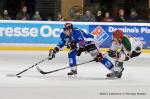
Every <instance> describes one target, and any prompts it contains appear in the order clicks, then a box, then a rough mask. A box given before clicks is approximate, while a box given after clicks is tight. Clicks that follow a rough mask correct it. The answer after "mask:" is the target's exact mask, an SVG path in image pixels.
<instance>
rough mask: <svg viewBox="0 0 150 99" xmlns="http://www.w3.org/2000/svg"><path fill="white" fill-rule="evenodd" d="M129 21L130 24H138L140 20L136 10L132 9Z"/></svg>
mask: <svg viewBox="0 0 150 99" xmlns="http://www.w3.org/2000/svg"><path fill="white" fill-rule="evenodd" d="M127 20H128V21H129V22H137V21H138V20H140V18H139V16H138V14H137V12H136V11H135V9H131V13H130V15H129V16H128V18H127Z"/></svg>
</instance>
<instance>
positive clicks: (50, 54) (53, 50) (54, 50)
mask: <svg viewBox="0 0 150 99" xmlns="http://www.w3.org/2000/svg"><path fill="white" fill-rule="evenodd" d="M58 51H59V48H58V47H55V48H54V49H50V50H49V60H52V59H53V58H55V54H56V53H57V52H58Z"/></svg>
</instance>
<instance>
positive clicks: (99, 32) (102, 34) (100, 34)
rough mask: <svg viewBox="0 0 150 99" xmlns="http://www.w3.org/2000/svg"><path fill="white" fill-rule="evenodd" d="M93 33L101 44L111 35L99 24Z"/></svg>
mask: <svg viewBox="0 0 150 99" xmlns="http://www.w3.org/2000/svg"><path fill="white" fill-rule="evenodd" d="M91 34H92V35H94V36H95V37H96V39H97V41H98V44H99V46H100V45H101V44H102V43H103V42H104V41H106V40H107V38H108V37H109V35H108V34H107V33H106V31H105V30H104V29H103V28H102V27H101V26H97V27H96V28H95V29H94V30H93V31H92V32H91Z"/></svg>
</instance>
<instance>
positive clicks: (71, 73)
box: [67, 70, 77, 75]
mask: <svg viewBox="0 0 150 99" xmlns="http://www.w3.org/2000/svg"><path fill="white" fill-rule="evenodd" d="M76 74H77V70H71V71H70V72H69V73H67V75H76Z"/></svg>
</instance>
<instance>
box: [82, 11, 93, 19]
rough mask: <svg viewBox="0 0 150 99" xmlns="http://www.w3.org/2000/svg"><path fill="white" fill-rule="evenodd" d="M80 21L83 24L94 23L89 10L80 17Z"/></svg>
mask: <svg viewBox="0 0 150 99" xmlns="http://www.w3.org/2000/svg"><path fill="white" fill-rule="evenodd" d="M82 20H83V21H84V22H94V21H95V16H94V15H93V14H92V13H91V12H90V10H87V11H86V12H85V14H84V15H83V17H82Z"/></svg>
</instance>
